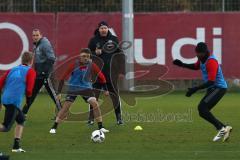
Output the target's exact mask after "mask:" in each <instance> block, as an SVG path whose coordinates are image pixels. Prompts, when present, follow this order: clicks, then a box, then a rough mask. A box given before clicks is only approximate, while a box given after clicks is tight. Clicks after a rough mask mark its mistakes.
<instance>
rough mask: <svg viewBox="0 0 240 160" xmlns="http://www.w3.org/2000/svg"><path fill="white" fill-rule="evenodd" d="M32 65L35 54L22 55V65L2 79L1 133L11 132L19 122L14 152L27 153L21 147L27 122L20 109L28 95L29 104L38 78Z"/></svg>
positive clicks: (0, 88)
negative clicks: (3, 113) (2, 118)
mask: <svg viewBox="0 0 240 160" xmlns="http://www.w3.org/2000/svg"><path fill="white" fill-rule="evenodd" d="M32 63H33V53H31V52H24V53H23V55H22V64H21V65H19V66H17V67H14V68H12V69H11V70H9V71H7V72H6V73H5V74H4V75H3V76H2V77H1V78H0V91H2V97H1V102H2V104H3V106H4V107H5V116H4V120H3V123H2V124H0V132H8V131H10V129H11V127H12V125H13V124H14V121H16V122H17V125H16V128H15V138H14V144H13V148H12V152H25V151H24V150H23V149H22V148H21V147H20V140H21V137H22V133H23V125H24V121H25V118H24V114H23V112H22V111H21V108H20V107H21V103H22V100H23V97H24V95H26V102H27V103H28V102H29V98H30V97H31V95H32V90H33V86H34V82H35V78H36V73H35V71H34V70H33V69H32V68H31V65H32Z"/></svg>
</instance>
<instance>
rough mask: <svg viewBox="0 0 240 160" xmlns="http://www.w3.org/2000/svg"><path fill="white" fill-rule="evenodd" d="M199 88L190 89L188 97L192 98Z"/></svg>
mask: <svg viewBox="0 0 240 160" xmlns="http://www.w3.org/2000/svg"><path fill="white" fill-rule="evenodd" d="M197 90H198V88H197V87H193V88H188V91H187V93H186V97H191V96H192V95H193V94H194V93H195V92H197Z"/></svg>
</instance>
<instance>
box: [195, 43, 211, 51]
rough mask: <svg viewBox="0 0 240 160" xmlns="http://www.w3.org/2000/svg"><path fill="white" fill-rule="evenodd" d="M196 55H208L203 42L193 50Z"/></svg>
mask: <svg viewBox="0 0 240 160" xmlns="http://www.w3.org/2000/svg"><path fill="white" fill-rule="evenodd" d="M195 51H196V52H197V53H209V50H208V47H207V44H206V43H204V42H199V43H198V44H197V46H196V48H195Z"/></svg>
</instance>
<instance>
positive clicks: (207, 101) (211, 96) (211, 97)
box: [198, 88, 231, 141]
mask: <svg viewBox="0 0 240 160" xmlns="http://www.w3.org/2000/svg"><path fill="white" fill-rule="evenodd" d="M225 93H226V89H221V88H214V89H211V90H208V92H207V94H206V96H205V97H204V98H203V99H202V100H201V102H200V104H199V106H198V110H199V115H200V116H201V117H202V118H204V119H205V120H207V121H208V122H210V123H211V124H213V125H214V126H215V128H216V129H217V130H218V134H217V136H215V137H214V139H213V141H218V140H220V139H221V138H223V137H225V135H228V136H227V138H228V137H229V132H230V131H231V127H230V126H228V127H226V125H225V124H223V123H222V122H221V121H220V120H218V119H217V118H216V117H215V116H214V115H213V114H212V113H211V112H210V110H211V109H212V108H213V107H214V106H215V105H216V104H217V103H218V102H219V101H220V100H221V98H222V97H223V96H224V94H225ZM224 140H226V138H224Z"/></svg>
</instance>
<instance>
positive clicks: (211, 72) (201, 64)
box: [173, 42, 232, 142]
mask: <svg viewBox="0 0 240 160" xmlns="http://www.w3.org/2000/svg"><path fill="white" fill-rule="evenodd" d="M195 52H196V55H197V58H198V61H197V63H195V64H185V63H183V62H182V61H180V60H178V59H176V60H174V61H173V64H175V65H177V66H180V67H184V68H188V69H193V70H199V69H201V71H202V77H203V81H204V83H203V84H202V85H199V86H196V87H193V88H188V91H187V93H186V96H187V97H191V95H192V94H194V93H195V92H197V91H198V90H201V89H205V88H206V89H207V93H206V95H205V96H204V97H203V99H202V100H201V101H200V103H199V105H198V111H199V115H200V116H201V117H202V118H203V119H205V120H206V121H208V122H209V123H211V124H212V125H214V126H215V128H216V129H217V130H218V133H217V135H216V136H215V137H214V138H213V141H214V142H215V141H219V140H221V139H222V140H223V142H224V141H226V140H227V139H228V138H229V136H230V132H231V130H232V127H231V126H227V125H225V124H223V123H222V122H221V121H219V120H218V119H217V118H216V117H215V116H214V115H213V114H212V113H211V112H210V111H211V109H212V108H213V107H214V106H215V105H216V104H217V103H218V102H219V101H220V100H221V98H222V97H223V96H224V94H225V93H226V91H227V83H226V81H225V79H224V76H223V73H222V70H221V67H220V65H219V64H218V61H217V59H216V58H215V56H214V55H211V54H210V52H209V50H208V47H207V45H206V44H205V43H203V42H200V43H198V44H197V46H196V48H195Z"/></svg>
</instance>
